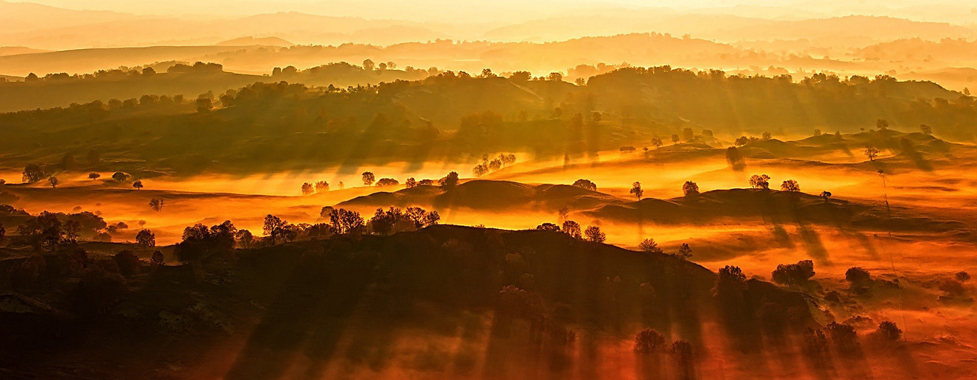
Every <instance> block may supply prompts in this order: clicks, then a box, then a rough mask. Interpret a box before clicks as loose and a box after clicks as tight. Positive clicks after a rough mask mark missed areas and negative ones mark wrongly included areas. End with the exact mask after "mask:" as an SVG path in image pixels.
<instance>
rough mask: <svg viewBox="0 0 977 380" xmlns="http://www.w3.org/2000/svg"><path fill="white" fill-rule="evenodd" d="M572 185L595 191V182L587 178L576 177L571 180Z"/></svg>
mask: <svg viewBox="0 0 977 380" xmlns="http://www.w3.org/2000/svg"><path fill="white" fill-rule="evenodd" d="M573 186H576V187H579V188H581V189H586V190H590V191H597V184H596V183H593V182H591V181H590V180H589V179H578V180H576V181H574V182H573Z"/></svg>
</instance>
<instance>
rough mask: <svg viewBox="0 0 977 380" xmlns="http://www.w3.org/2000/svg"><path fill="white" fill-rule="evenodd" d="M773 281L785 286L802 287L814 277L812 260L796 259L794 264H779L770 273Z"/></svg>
mask: <svg viewBox="0 0 977 380" xmlns="http://www.w3.org/2000/svg"><path fill="white" fill-rule="evenodd" d="M771 276H772V278H773V282H776V283H778V284H781V285H785V286H787V287H795V286H796V287H803V286H806V285H807V284H808V282H809V281H811V278H813V277H814V262H813V261H811V260H802V261H798V262H797V263H796V264H780V265H777V269H775V270H774V271H773V273H772V274H771Z"/></svg>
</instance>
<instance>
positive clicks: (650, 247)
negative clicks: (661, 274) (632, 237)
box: [638, 238, 664, 253]
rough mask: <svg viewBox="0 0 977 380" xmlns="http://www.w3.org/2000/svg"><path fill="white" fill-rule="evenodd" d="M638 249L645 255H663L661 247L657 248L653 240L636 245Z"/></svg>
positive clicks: (649, 239) (646, 240)
mask: <svg viewBox="0 0 977 380" xmlns="http://www.w3.org/2000/svg"><path fill="white" fill-rule="evenodd" d="M638 249H640V250H641V252H645V253H664V251H662V249H661V247H659V246H658V243H657V242H655V239H652V238H648V239H645V240H642V241H641V243H640V244H638Z"/></svg>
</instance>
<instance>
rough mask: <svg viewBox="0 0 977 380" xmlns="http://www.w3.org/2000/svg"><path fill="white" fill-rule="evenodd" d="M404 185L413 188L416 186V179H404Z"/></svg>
mask: <svg viewBox="0 0 977 380" xmlns="http://www.w3.org/2000/svg"><path fill="white" fill-rule="evenodd" d="M404 186H407V188H408V189H413V188H415V187H417V180H415V179H414V177H410V178H408V179H407V181H404Z"/></svg>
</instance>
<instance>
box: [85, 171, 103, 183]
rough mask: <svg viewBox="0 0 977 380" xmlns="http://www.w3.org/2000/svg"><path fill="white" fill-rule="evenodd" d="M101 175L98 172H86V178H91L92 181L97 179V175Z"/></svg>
mask: <svg viewBox="0 0 977 380" xmlns="http://www.w3.org/2000/svg"><path fill="white" fill-rule="evenodd" d="M101 176H102V175H101V174H98V173H95V172H91V173H88V178H91V180H92V181H94V180H96V179H98V177H101Z"/></svg>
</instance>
